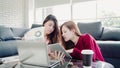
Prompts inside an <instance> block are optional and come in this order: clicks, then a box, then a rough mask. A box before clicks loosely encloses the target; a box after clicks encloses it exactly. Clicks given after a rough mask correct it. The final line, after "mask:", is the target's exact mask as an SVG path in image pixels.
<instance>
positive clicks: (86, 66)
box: [81, 49, 94, 68]
mask: <svg viewBox="0 0 120 68" xmlns="http://www.w3.org/2000/svg"><path fill="white" fill-rule="evenodd" d="M93 53H94V52H93V51H92V50H89V49H86V50H82V52H81V54H82V61H83V68H92V56H93Z"/></svg>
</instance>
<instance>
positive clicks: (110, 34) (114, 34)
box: [101, 28, 120, 41]
mask: <svg viewBox="0 0 120 68" xmlns="http://www.w3.org/2000/svg"><path fill="white" fill-rule="evenodd" d="M119 35H120V28H104V30H103V34H102V36H101V40H115V41H118V40H120V36H119Z"/></svg>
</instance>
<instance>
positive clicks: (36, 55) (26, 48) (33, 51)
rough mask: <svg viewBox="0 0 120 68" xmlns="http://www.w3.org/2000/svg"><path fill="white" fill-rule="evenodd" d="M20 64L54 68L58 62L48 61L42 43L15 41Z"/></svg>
mask: <svg viewBox="0 0 120 68" xmlns="http://www.w3.org/2000/svg"><path fill="white" fill-rule="evenodd" d="M16 43H17V47H18V54H19V60H20V63H22V64H25V65H32V66H40V67H54V66H56V65H57V64H58V63H59V62H60V61H58V60H50V58H49V56H48V50H47V45H46V43H45V42H44V41H28V40H27V41H25V40H22V41H17V42H16Z"/></svg>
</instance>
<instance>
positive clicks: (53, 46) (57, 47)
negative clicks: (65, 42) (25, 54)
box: [48, 43, 72, 59]
mask: <svg viewBox="0 0 120 68" xmlns="http://www.w3.org/2000/svg"><path fill="white" fill-rule="evenodd" d="M48 47H49V48H50V49H51V50H52V51H61V52H63V53H64V54H65V58H68V59H71V58H72V57H71V56H70V54H69V53H67V52H66V51H65V49H64V48H63V47H62V46H61V45H60V43H55V44H50V45H49V46H48Z"/></svg>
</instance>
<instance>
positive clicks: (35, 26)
mask: <svg viewBox="0 0 120 68" xmlns="http://www.w3.org/2000/svg"><path fill="white" fill-rule="evenodd" d="M41 26H43V25H41V24H32V26H31V29H32V28H37V27H41Z"/></svg>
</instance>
